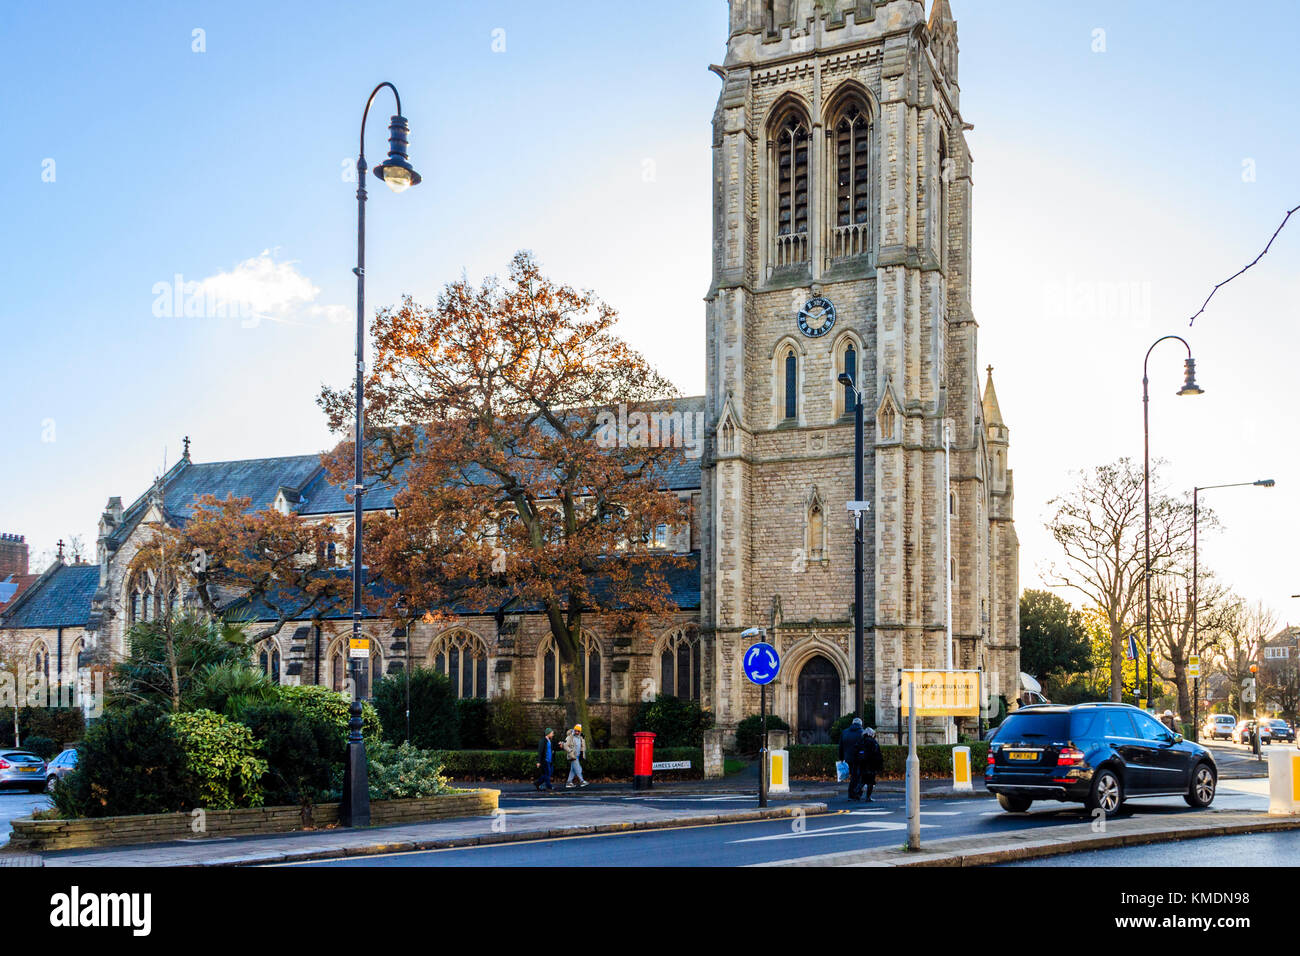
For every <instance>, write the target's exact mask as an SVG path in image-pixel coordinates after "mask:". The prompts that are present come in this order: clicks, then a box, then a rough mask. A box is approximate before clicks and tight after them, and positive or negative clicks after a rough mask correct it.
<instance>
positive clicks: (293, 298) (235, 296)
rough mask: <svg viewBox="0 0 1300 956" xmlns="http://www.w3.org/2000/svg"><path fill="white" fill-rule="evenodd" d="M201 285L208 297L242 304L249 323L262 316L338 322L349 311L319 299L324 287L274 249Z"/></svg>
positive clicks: (295, 321) (294, 322)
mask: <svg viewBox="0 0 1300 956" xmlns="http://www.w3.org/2000/svg"><path fill="white" fill-rule="evenodd" d="M197 285H198V288H197V290H196V291H197V293H198V294H199V295H200V296H202V298H203V299H205V300H206V301H216V302H219V303H228V304H236V305H238V307H239V314H240V315H243V316H246V318H245V319H244V323H243V324H244V325H245V327H251V326H253V325H256V324H257V323H258V321H259V320H261V319H267V320H269V321H271V322H283V323H287V324H290V325H303V324H306V323H305V322H304V321H303V320H304V319H308V318H310V319H321V318H324V319H326V320H327V321H329V322H334V323H337V322H339V321H341V320H342V319H343V318H344V317H345V316H346V314H347V310H346V308H345V307H344V306H341V305H324V304H320V303H318V302H317V301H316V300H317V298H318V297H319V296H320V287H319V286H317V285H316V284H315V283H313V282H312V281H311V279H309V278H308V277H307V276H305V275H303V274H302V273H301V272H299V271H298V263H297V262H296V261H277V260H276V258H275V254H274V252H273V251H272V250H270V249H263V250H262V254H261V255H258V256H253V257H252V258H250V259H245V260H243V261H242V262H239V263H237V264H236V265H235V267H234V268H233V269H231V270H230V271H229V272H218V273H217V274H216V275H212V276H208V277H207V278H206V279H203V280H202V281H201V282H199V283H198V284H197Z"/></svg>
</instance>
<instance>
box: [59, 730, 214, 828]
mask: <svg viewBox="0 0 1300 956" xmlns="http://www.w3.org/2000/svg"><path fill="white" fill-rule="evenodd" d="M78 750H79V759H78V762H77V769H76V770H75V771H73V772H72V773H70V774H68V776H67V777H65V778H64V779H63V781H62V784H61V785H60V786H59V787H56V788H55V791H54V803H55V806H57V807H58V809H59V811H60V815H61V816H64V817H83V816H84V817H113V816H123V815H126V814H132V813H170V812H174V811H177V810H190V809H193V808H194V807H196V806H198V805H199V800H198V793H197V791H196V787H195V784H194V778H193V777H192V776H191V775H190V773H189V772H188V771H187V769H186V759H185V751H184V750H183V749H182V748H181V743H180V738H179V737H178V735H177V733H176V731H175V729H173V727H172V724H171V721H170V720H168V719H167V717H165V716H163V715H161V714H158V713H157V712H156V711H154V710H153V709H151V708H148V707H129V708H125V709H122V710H115V711H108V712H107V713H105V714H104V715H103V716H102V717H101V718H100V719H99V720H97V721H95V722H94V724H92V725H91V727H90V728H89V729H88V730H87V731H86V739H85V740H84V741H83V742H82V744H81V746H80V747H79V748H78Z"/></svg>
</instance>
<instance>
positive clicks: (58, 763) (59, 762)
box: [45, 750, 77, 793]
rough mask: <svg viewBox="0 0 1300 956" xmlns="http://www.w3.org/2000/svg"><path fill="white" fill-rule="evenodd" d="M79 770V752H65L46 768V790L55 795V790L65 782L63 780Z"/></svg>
mask: <svg viewBox="0 0 1300 956" xmlns="http://www.w3.org/2000/svg"><path fill="white" fill-rule="evenodd" d="M76 769H77V752H76V751H75V750H65V751H63V753H61V754H59V755H58V756H57V757H55V758H54V759H53V760H51V761H50V763H49V766H47V767H46V768H45V789H46V790H47V791H48V792H50V793H53V792H54V788H55V787H57V786H58V785H59V784H60V783H62V782H63V778H64V777H66V776H67V775H68V774H70V773H72V771H74V770H76Z"/></svg>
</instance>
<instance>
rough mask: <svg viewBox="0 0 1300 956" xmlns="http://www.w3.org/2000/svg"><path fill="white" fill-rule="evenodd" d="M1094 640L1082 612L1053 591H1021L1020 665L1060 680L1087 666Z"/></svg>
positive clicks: (1040, 675) (1044, 677)
mask: <svg viewBox="0 0 1300 956" xmlns="http://www.w3.org/2000/svg"><path fill="white" fill-rule="evenodd" d="M1091 663H1092V643H1091V641H1090V639H1089V637H1088V629H1087V628H1086V627H1085V626H1084V623H1083V615H1082V614H1081V613H1080V612H1079V611H1078V610H1077V609H1076V608H1073V607H1071V606H1070V605H1069V604H1068V603H1066V602H1065V601H1064V600H1062V599H1061V598H1060V597H1058V596H1057V595H1055V594H1053V593H1052V592H1050V591H1035V590H1028V591H1025V592H1024V593H1023V594H1021V595H1020V668H1021V670H1023V671H1025V672H1026V673H1028V674H1032V675H1033V676H1035V677H1037V678H1038V679H1039V680H1041V681H1044V682H1047V681H1051V682H1052V683H1058V682H1060V680H1061V679H1062V678H1064V677H1065V676H1066V675H1069V674H1074V673H1077V672H1079V671H1083V670H1087V669H1088V668H1089V667H1090V666H1091Z"/></svg>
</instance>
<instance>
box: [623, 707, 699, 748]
mask: <svg viewBox="0 0 1300 956" xmlns="http://www.w3.org/2000/svg"><path fill="white" fill-rule="evenodd" d="M712 726H713V714H712V712H710V711H707V710H704V709H702V708H701V707H700V705H699V704H697V703H696V702H695V701H693V700H684V699H682V698H680V697H669V696H667V695H666V694H658V695H657V696H656V697H655V699H654V700H648V701H643V702H642V703H641V706H640V707H638V708H637V712H636V719H635V720H634V721H633V722H632V729H633V731H638V730H649V731H652V732H653V733H654V734H655V746H656V747H657V748H662V747H703V746H704V731H706V730H708V729H709V728H710V727H712Z"/></svg>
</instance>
